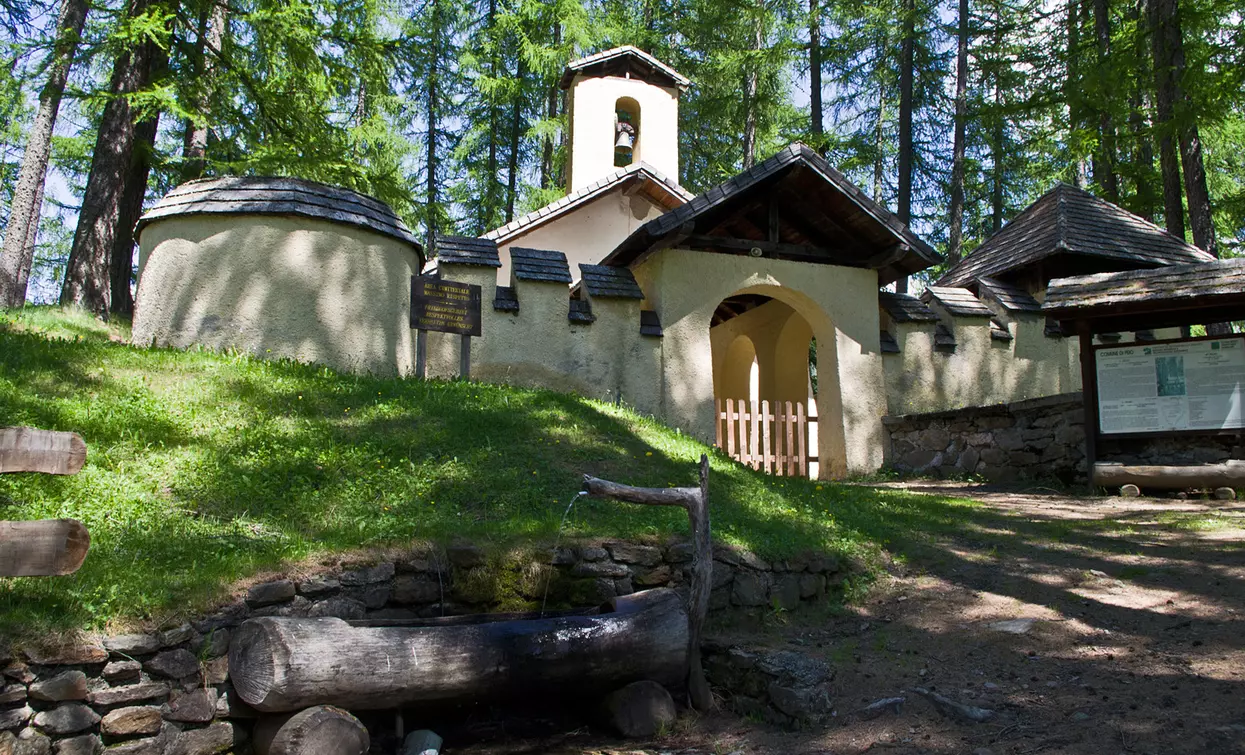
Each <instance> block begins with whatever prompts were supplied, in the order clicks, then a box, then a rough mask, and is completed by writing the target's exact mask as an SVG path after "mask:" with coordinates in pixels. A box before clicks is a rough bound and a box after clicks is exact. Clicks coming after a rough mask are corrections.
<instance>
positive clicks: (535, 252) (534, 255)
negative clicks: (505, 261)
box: [510, 246, 571, 284]
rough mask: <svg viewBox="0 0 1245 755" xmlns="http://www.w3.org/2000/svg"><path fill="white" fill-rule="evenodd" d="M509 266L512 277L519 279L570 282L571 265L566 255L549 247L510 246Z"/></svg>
mask: <svg viewBox="0 0 1245 755" xmlns="http://www.w3.org/2000/svg"><path fill="white" fill-rule="evenodd" d="M510 267H511V269H512V270H513V272H514V277H515V278H517V279H518V280H521V281H539V282H542V283H568V284H569V283H570V282H571V266H570V264H568V263H567V261H566V255H565V254H563V253H562V252H555V251H552V250H549V249H527V248H525V247H521V246H512V247H510Z"/></svg>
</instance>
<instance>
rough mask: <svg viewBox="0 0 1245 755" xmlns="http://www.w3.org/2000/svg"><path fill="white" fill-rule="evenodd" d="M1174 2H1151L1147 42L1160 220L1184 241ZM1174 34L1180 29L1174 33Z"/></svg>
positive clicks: (1170, 0)
mask: <svg viewBox="0 0 1245 755" xmlns="http://www.w3.org/2000/svg"><path fill="white" fill-rule="evenodd" d="M1173 4H1174V0H1150V7H1149V15H1150V40H1151V46H1152V52H1153V55H1154V95H1155V97H1154V99H1155V111H1156V112H1155V114H1156V116H1157V118H1156V121H1155V124H1154V126H1155V130H1156V131H1157V132H1158V135H1159V166H1160V168H1161V170H1162V171H1163V219H1164V221H1165V224H1166V226H1167V232H1168V233H1170V234H1171V235H1173V236H1175V237H1177V238H1180V239H1183V238H1184V201H1183V198H1182V197H1183V193H1184V192H1183V191H1182V190H1181V188H1180V158H1179V156H1178V155H1177V152H1176V138H1175V134H1174V132H1175V130H1176V124H1175V109H1176V79H1175V71H1174V69H1173V66H1172V51H1171V41H1170V35H1171V27H1172V24H1171V22H1170V18H1171V16H1172V15H1173V14H1172V8H1171V6H1172V5H1173ZM1176 32H1177V34H1178V33H1179V29H1177V30H1176Z"/></svg>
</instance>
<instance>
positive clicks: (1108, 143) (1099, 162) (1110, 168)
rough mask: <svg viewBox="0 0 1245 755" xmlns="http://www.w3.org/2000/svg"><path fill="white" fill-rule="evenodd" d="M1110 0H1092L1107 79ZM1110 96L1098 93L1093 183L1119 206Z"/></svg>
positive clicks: (1101, 67)
mask: <svg viewBox="0 0 1245 755" xmlns="http://www.w3.org/2000/svg"><path fill="white" fill-rule="evenodd" d="M1108 1H1109V0H1094V37H1095V39H1096V41H1097V43H1098V73H1099V76H1104V77H1105V76H1106V72H1107V71H1108V70H1109V68H1108V67H1109V66H1110V64H1111V61H1110V56H1111V9H1110V7H1109V5H1108ZM1111 99H1112V97H1111V93H1110V92H1108V91H1107V88H1106V87H1100V88H1099V91H1098V100H1099V102H1098V148H1097V149H1096V150H1095V151H1094V181H1096V182H1097V183H1098V185H1099V186H1100V187H1102V191H1103V193H1105V194H1106V195H1107V196H1106V198H1107V201H1109V202H1112V203H1114V204H1119V201H1120V184H1119V180H1118V179H1117V177H1116V165H1115V163H1116V155H1115V119H1114V117H1113V116H1112V115H1111V105H1110V100H1111Z"/></svg>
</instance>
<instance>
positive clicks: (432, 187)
mask: <svg viewBox="0 0 1245 755" xmlns="http://www.w3.org/2000/svg"><path fill="white" fill-rule="evenodd" d="M440 8H441V5H440V0H434V2H433V5H432V14H433V17H432V23H433V28H434V29H440V28H441V27H440V24H439V19H438V18H437V16H438V15H439V13H440ZM430 60H431V63H430V65H429V70H428V80H427V81H426V82H424V84H425V86H427V87H428V99H427V100H426V102H427V103H428V105H427V108H428V110H427V113H426V115H427V118H428V138H427V140H426V142H425V149H426V151H427V158H426V162H427V166H428V183H427V189H426V193H427V196H426V198H425V200H426V204H425V205H424V206H425V221H424V223H425V228H424V231H425V238H424V254H425V256H427V257H432V256H433V255H434V254H435V253H436V248H437V129H438V128H439V127H440V121H439V119H440V115H441V114H440V113H439V112H438V110H439V105H438V103H437V64H438V63H440V62H441V54H440V51H439V50H433V52H432V56H431V58H430Z"/></svg>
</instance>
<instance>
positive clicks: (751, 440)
mask: <svg viewBox="0 0 1245 755" xmlns="http://www.w3.org/2000/svg"><path fill="white" fill-rule="evenodd" d="M748 406H749V408H750V409H751V410H752V417H751V423H750V425H749V427H748V453H749V455H750V456H751V457H752V458H751V460H750V466H751V467H752V468H753V469H757V468H758V461H759V459H760V456H759V454H758V451H757V441H758V440H759V438H758V436H759V435H760V434H761V433H760V428H759V427H758V426H757V418H758V415H759V414H760V408H761V407H760V404H759V403H758V402H756V401H749V402H748Z"/></svg>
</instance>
